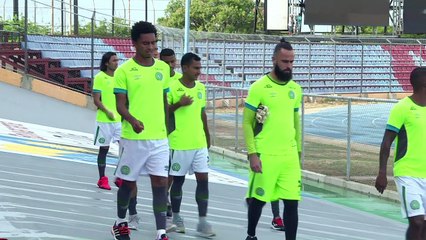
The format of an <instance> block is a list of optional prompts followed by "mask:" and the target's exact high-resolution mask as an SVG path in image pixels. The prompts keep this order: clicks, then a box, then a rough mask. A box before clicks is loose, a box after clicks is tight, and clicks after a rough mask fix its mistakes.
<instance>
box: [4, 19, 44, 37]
mask: <svg viewBox="0 0 426 240" xmlns="http://www.w3.org/2000/svg"><path fill="white" fill-rule="evenodd" d="M0 24H2V25H3V30H4V31H10V32H20V33H23V32H24V29H25V18H24V17H23V16H21V17H20V18H19V20H17V19H16V18H15V19H10V20H3V19H1V18H0ZM28 33H29V34H48V33H50V27H48V26H42V25H38V24H36V23H34V22H31V21H28Z"/></svg>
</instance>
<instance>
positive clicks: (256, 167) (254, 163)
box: [249, 153, 262, 173]
mask: <svg viewBox="0 0 426 240" xmlns="http://www.w3.org/2000/svg"><path fill="white" fill-rule="evenodd" d="M249 161H250V169H251V170H252V171H253V172H255V173H262V162H261V161H260V159H259V157H258V156H257V154H255V153H253V154H250V155H249Z"/></svg>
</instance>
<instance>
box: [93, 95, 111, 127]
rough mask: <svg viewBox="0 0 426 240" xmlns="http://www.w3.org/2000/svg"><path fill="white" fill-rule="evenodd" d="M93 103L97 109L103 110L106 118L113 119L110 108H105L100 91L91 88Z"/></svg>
mask: <svg viewBox="0 0 426 240" xmlns="http://www.w3.org/2000/svg"><path fill="white" fill-rule="evenodd" d="M93 103H94V104H95V106H96V107H97V108H98V109H99V110H101V111H102V112H104V113H105V114H106V115H107V116H108V118H110V119H111V120H114V118H115V116H114V114H113V113H112V112H111V111H110V110H108V108H106V107H105V106H104V104H103V103H102V101H101V91H99V90H93Z"/></svg>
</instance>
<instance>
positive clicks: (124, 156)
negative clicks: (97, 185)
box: [112, 139, 146, 239]
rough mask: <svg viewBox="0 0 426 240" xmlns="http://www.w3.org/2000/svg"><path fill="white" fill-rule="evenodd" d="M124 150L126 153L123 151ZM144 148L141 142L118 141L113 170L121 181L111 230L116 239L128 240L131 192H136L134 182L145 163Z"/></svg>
mask: <svg viewBox="0 0 426 240" xmlns="http://www.w3.org/2000/svg"><path fill="white" fill-rule="evenodd" d="M123 149H126V151H123ZM145 150H146V147H145V146H144V143H143V141H132V140H126V139H122V140H121V141H120V153H121V154H120V159H119V162H118V164H117V168H116V169H115V176H116V177H119V178H121V179H123V183H122V185H121V186H120V188H119V189H118V192H117V217H118V218H117V220H116V221H115V224H114V226H113V228H112V234H113V235H114V237H115V238H116V239H129V234H130V230H129V229H128V222H127V221H126V213H127V209H128V207H129V203H130V198H131V196H132V192H134V191H136V181H137V179H138V177H139V173H140V171H141V169H142V167H143V166H144V164H145V162H146V155H145V154H141V152H142V153H146V152H145Z"/></svg>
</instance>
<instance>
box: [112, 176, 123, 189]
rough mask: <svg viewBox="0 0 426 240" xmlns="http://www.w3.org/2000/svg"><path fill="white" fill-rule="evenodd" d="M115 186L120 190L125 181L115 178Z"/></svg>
mask: <svg viewBox="0 0 426 240" xmlns="http://www.w3.org/2000/svg"><path fill="white" fill-rule="evenodd" d="M114 184H115V186H117V187H118V188H120V187H121V185H122V184H123V179H121V178H115V181H114Z"/></svg>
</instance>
